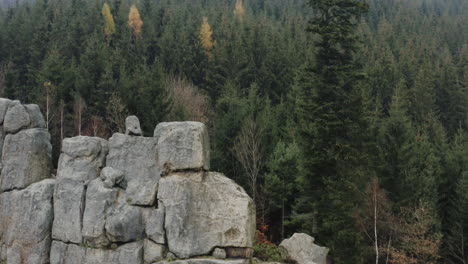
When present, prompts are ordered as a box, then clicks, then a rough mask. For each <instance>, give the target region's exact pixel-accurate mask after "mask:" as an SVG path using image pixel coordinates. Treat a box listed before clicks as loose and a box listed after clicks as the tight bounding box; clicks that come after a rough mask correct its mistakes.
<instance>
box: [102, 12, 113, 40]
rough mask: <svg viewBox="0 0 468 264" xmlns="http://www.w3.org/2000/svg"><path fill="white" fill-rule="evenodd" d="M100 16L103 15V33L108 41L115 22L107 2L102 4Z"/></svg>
mask: <svg viewBox="0 0 468 264" xmlns="http://www.w3.org/2000/svg"><path fill="white" fill-rule="evenodd" d="M102 16H103V17H104V23H105V25H104V35H106V39H107V40H108V41H110V39H111V37H112V35H114V33H115V22H114V17H113V16H112V13H111V10H110V7H109V5H108V4H107V3H104V5H103V6H102Z"/></svg>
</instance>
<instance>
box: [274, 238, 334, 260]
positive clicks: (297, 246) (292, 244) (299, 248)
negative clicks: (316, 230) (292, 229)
mask: <svg viewBox="0 0 468 264" xmlns="http://www.w3.org/2000/svg"><path fill="white" fill-rule="evenodd" d="M314 240H315V239H314V238H313V237H311V236H309V235H307V234H304V233H294V235H293V236H292V237H290V238H288V239H285V240H283V242H281V244H280V247H283V248H285V249H286V251H287V253H288V255H289V257H290V258H291V259H292V260H295V261H296V262H297V263H298V264H327V254H328V251H329V249H328V248H326V247H320V246H317V245H316V244H314Z"/></svg>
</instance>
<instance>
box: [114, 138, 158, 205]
mask: <svg viewBox="0 0 468 264" xmlns="http://www.w3.org/2000/svg"><path fill="white" fill-rule="evenodd" d="M156 142H157V141H156V140H155V139H154V138H147V137H133V136H129V135H124V134H119V133H116V134H114V135H113V136H112V137H111V138H110V139H109V155H108V156H107V162H106V164H107V166H109V167H112V168H114V169H117V170H120V171H122V172H123V173H124V180H123V181H122V185H123V187H125V188H126V193H127V195H128V196H129V197H130V200H131V201H130V202H129V203H130V204H133V205H153V204H155V201H156V192H157V189H158V182H159V179H160V177H161V176H160V175H161V170H160V168H159V167H158V166H157V165H156Z"/></svg>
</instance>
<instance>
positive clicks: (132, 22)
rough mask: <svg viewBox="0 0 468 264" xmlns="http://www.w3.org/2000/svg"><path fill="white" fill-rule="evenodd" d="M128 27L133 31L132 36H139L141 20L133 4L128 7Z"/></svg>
mask: <svg viewBox="0 0 468 264" xmlns="http://www.w3.org/2000/svg"><path fill="white" fill-rule="evenodd" d="M128 25H129V26H130V27H131V28H132V29H133V34H134V35H135V36H138V35H140V33H141V27H142V26H143V21H142V20H141V17H140V12H138V9H137V8H136V6H135V4H133V5H132V6H131V7H130V12H129V13H128Z"/></svg>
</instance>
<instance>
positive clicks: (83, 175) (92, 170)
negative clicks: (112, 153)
mask: <svg viewBox="0 0 468 264" xmlns="http://www.w3.org/2000/svg"><path fill="white" fill-rule="evenodd" d="M108 151H109V149H108V144H107V141H106V140H104V139H102V138H98V137H86V136H78V137H72V138H66V139H64V140H63V142H62V154H61V155H60V158H59V164H58V169H57V179H65V178H68V179H73V180H76V181H82V182H87V181H91V180H93V179H96V178H98V177H99V172H100V170H101V168H102V167H104V164H105V159H106V155H107V153H108Z"/></svg>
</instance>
